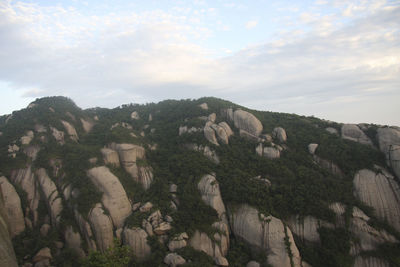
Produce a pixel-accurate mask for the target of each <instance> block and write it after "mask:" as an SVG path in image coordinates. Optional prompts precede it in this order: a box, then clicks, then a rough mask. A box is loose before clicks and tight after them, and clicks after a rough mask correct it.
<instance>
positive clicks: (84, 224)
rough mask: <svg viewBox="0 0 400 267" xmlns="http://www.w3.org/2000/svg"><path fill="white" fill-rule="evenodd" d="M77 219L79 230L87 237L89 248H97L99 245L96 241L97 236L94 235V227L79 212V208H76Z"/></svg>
mask: <svg viewBox="0 0 400 267" xmlns="http://www.w3.org/2000/svg"><path fill="white" fill-rule="evenodd" d="M74 216H75V221H76V223H77V224H78V226H79V230H80V232H81V233H82V235H83V237H84V238H85V241H86V244H87V245H88V249H89V250H97V245H96V241H95V237H94V235H93V231H92V227H91V226H90V224H89V222H88V221H86V219H85V218H83V216H82V215H81V214H80V213H79V212H78V210H76V209H75V210H74Z"/></svg>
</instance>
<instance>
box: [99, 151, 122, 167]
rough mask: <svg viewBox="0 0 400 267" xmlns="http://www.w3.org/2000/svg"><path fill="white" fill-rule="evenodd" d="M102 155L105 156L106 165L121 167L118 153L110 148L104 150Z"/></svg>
mask: <svg viewBox="0 0 400 267" xmlns="http://www.w3.org/2000/svg"><path fill="white" fill-rule="evenodd" d="M101 154H102V155H103V159H104V164H111V165H114V166H115V167H119V166H120V164H119V157H118V152H117V151H115V150H113V149H110V148H102V149H101Z"/></svg>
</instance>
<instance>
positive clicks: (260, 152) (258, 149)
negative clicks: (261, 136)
mask: <svg viewBox="0 0 400 267" xmlns="http://www.w3.org/2000/svg"><path fill="white" fill-rule="evenodd" d="M256 153H257V155H259V156H262V155H263V154H264V146H263V144H262V143H259V144H258V146H257V147H256Z"/></svg>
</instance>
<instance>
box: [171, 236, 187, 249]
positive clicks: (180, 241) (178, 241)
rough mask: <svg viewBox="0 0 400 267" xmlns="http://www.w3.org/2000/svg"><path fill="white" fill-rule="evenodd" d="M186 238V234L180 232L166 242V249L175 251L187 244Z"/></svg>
mask: <svg viewBox="0 0 400 267" xmlns="http://www.w3.org/2000/svg"><path fill="white" fill-rule="evenodd" d="M187 239H188V235H187V234H186V233H181V234H180V235H179V236H177V237H175V238H173V239H172V240H171V241H169V243H168V249H169V250H170V251H175V250H177V249H180V248H183V247H186V246H187V242H186V240H187Z"/></svg>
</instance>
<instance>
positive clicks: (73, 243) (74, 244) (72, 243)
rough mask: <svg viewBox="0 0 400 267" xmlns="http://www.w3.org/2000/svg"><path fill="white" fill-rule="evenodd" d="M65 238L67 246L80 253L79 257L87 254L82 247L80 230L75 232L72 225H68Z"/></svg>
mask: <svg viewBox="0 0 400 267" xmlns="http://www.w3.org/2000/svg"><path fill="white" fill-rule="evenodd" d="M64 239H65V246H66V247H67V248H70V249H73V250H74V251H75V252H76V253H77V254H78V255H79V257H84V256H85V252H84V251H83V250H82V248H81V242H82V241H81V235H80V234H79V232H75V231H74V230H73V228H72V226H67V227H66V230H65V233H64Z"/></svg>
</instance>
